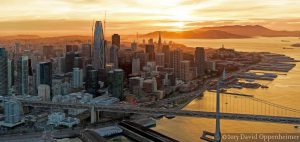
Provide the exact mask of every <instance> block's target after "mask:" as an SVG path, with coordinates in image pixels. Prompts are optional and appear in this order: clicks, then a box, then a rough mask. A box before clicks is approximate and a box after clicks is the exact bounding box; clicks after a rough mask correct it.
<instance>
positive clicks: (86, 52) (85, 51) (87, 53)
mask: <svg viewBox="0 0 300 142" xmlns="http://www.w3.org/2000/svg"><path fill="white" fill-rule="evenodd" d="M81 54H82V56H83V57H85V58H86V59H88V60H89V59H91V57H92V46H91V44H82V47H81Z"/></svg>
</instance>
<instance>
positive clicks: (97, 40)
mask: <svg viewBox="0 0 300 142" xmlns="http://www.w3.org/2000/svg"><path fill="white" fill-rule="evenodd" d="M105 58H106V57H105V40H104V34H103V28H102V23H101V21H96V23H95V29H94V49H93V61H92V64H93V67H94V68H95V69H96V70H98V69H100V68H104V67H105V63H106V62H105Z"/></svg>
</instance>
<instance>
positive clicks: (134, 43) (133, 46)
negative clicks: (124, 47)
mask: <svg viewBox="0 0 300 142" xmlns="http://www.w3.org/2000/svg"><path fill="white" fill-rule="evenodd" d="M137 47H138V45H137V43H136V42H135V41H134V42H132V43H131V50H132V51H135V50H136V49H137Z"/></svg>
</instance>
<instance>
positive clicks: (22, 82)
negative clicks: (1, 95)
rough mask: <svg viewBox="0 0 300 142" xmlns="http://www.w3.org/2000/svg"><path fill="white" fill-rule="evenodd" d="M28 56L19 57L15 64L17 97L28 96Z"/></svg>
mask: <svg viewBox="0 0 300 142" xmlns="http://www.w3.org/2000/svg"><path fill="white" fill-rule="evenodd" d="M28 71H29V69H28V56H21V57H20V58H19V60H18V64H17V92H18V94H19V95H29V81H28Z"/></svg>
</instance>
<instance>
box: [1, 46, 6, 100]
mask: <svg viewBox="0 0 300 142" xmlns="http://www.w3.org/2000/svg"><path fill="white" fill-rule="evenodd" d="M7 67H8V65H7V52H6V50H5V48H0V95H1V96H6V95H7V93H8V75H7V74H8V70H7V69H8V68H7Z"/></svg>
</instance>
